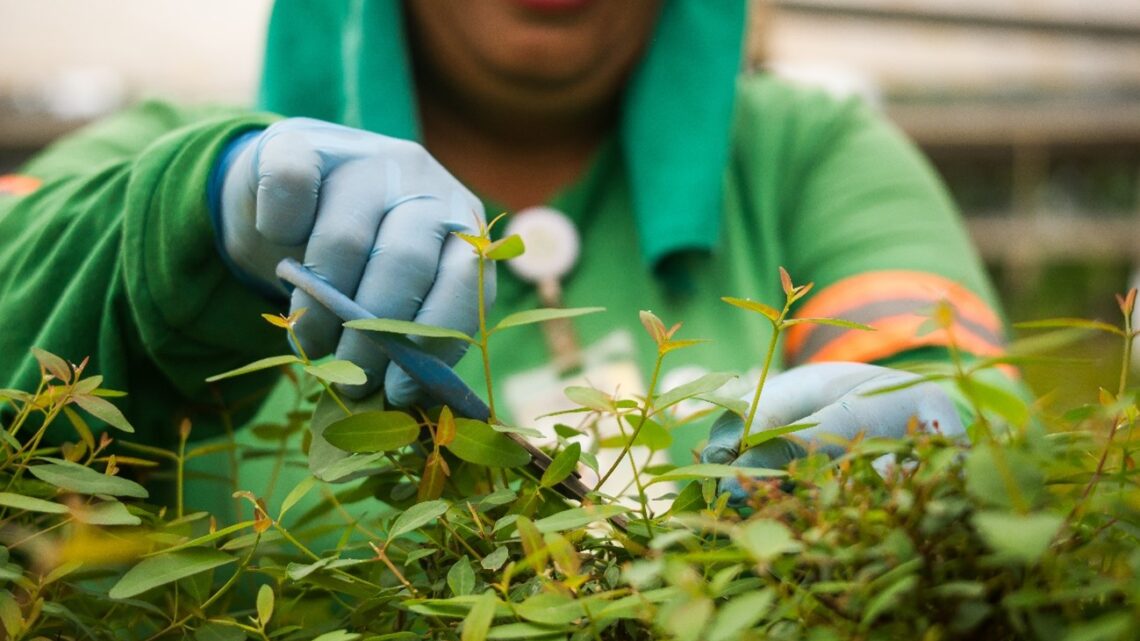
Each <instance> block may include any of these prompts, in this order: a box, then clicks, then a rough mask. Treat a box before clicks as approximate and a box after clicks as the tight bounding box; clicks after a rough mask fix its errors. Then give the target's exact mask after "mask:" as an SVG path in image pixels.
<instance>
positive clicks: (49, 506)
mask: <svg viewBox="0 0 1140 641" xmlns="http://www.w3.org/2000/svg"><path fill="white" fill-rule="evenodd" d="M0 506H3V507H10V508H13V509H16V510H27V511H28V512H44V513H46V514H67V506H66V505H61V504H59V503H55V502H53V501H45V500H43V499H37V498H35V497H31V496H24V495H23V494H12V493H10V492H0Z"/></svg>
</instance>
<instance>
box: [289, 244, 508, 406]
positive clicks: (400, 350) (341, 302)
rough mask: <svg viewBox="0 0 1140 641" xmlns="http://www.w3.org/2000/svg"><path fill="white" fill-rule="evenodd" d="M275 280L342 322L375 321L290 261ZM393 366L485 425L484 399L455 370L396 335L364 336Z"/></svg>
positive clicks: (381, 333)
mask: <svg viewBox="0 0 1140 641" xmlns="http://www.w3.org/2000/svg"><path fill="white" fill-rule="evenodd" d="M277 276H278V277H279V278H280V279H281V280H284V281H285V282H287V283H290V284H292V285H293V286H295V287H298V288H299V289H301V290H302V291H304V292H305V293H307V294H309V295H310V296H312V297H313V298H315V299H317V301H318V302H320V303H321V304H322V305H324V306H325V307H327V308H328V309H329V311H331V312H332V313H334V314H336V315H337V316H338V317H340V319H341V320H344V321H352V320H364V319H372V318H376V316H374V315H373V314H370V313H368V311H367V310H365V309H364V308H363V307H361V306H360V305H357V304H356V303H355V302H353V301H352V300H350V299H349V298H348V297H347V296H345V295H344V294H342V293H340V291H339V290H337V289H336V288H335V287H333V286H332V285H330V284H328V283H327V282H325V281H324V280H321V278H320V277H318V276H317V275H316V274H314V273H313V272H311V271H309V270H308V269H306V268H305V267H304V266H303V265H301V264H300V263H298V262H297V261H296V260H295V259H293V258H285V259H283V260H282V261H281V262H280V263H278V264H277ZM367 334H368V337H369V338H370V339H372V340H373V341H375V342H376V343H377V344H378V345H379V346H380V348H381V349H383V350H384V353H385V354H387V355H388V358H390V359H392V362H393V363H395V364H397V365H399V366H400V368H401V369H403V370H404V372H405V373H407V375H408V376H410V377H411V378H412V380H414V381H415V382H417V383H419V384H420V385H421V386H423V388H424V389H425V390H427V392H428V394H430V395H431V396H432V398H434V399H435V400H436V401H438V402H440V403H442V404H444V405H447V406H448V407H450V408H451V411H453V412H455V414H456V415H457V416H463V417H466V418H473V419H476V420H479V421H486V420H488V419H489V418H491V410H490V408H489V407H487V404H486V403H484V402H483V399H481V398H479V396H478V395H477V394H476V393H475V392H474V391H472V389H471V388H470V387H468V386H467V384H466V383H464V382H463V379H461V378H459V375H458V374H456V373H455V370H453V369H451V368H450V367H448V366H447V364H446V363H444V362H443V361H441V360H439V359H438V358H436V357H435V356H433V355H431V354H428V353H427V352H425V351H423V350H421V349H420V348H419V347H416V345H415V344H414V343H412V342H411V341H409V340H408V339H407V338H405V337H403V336H401V335H399V334H389V333H385V332H367Z"/></svg>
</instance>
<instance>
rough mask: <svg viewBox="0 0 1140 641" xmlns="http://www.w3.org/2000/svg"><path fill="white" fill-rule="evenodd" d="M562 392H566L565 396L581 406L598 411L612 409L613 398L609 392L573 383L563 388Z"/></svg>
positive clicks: (609, 410) (610, 410)
mask: <svg viewBox="0 0 1140 641" xmlns="http://www.w3.org/2000/svg"><path fill="white" fill-rule="evenodd" d="M563 393H564V394H566V398H568V399H570V400H571V401H574V402H575V403H577V404H578V405H581V406H582V407H587V408H589V409H592V410H596V411H598V412H612V411H613V409H614V399H613V398H612V397H611V396H610V395H609V394H606V393H605V392H603V391H601V390H598V389H594V388H592V387H580V386H576V385H573V386H570V387H567V388H566V389H565V390H563Z"/></svg>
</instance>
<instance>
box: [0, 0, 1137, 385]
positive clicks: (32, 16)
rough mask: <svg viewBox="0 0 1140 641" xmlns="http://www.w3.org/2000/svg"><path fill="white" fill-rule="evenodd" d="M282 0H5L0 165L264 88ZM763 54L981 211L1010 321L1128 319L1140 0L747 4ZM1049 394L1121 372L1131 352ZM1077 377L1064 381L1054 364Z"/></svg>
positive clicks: (1078, 370) (1079, 369)
mask: <svg viewBox="0 0 1140 641" xmlns="http://www.w3.org/2000/svg"><path fill="white" fill-rule="evenodd" d="M270 4H271V2H270V0H241V1H240V2H232V1H228V0H197V1H196V2H192V3H190V2H182V1H179V0H84V1H82V2H80V1H76V0H37V2H34V3H29V2H24V1H21V0H0V58H2V59H3V60H6V61H7V62H6V63H5V64H4V65H0V174H2V173H5V172H6V171H11V170H13V169H14V168H16V167H17V166H18V165H19V163H20V162H21V161H22V160H23V159H24V158H27V157H28V156H29V155H30V154H32V153H34V152H35V151H36V150H37V149H39V148H41V147H42V146H43V145H45V144H47V143H48V142H50V141H51V140H52V139H53V138H56V137H58V136H60V135H62V134H64V133H66V132H67V131H69V130H71V129H73V128H74V127H76V126H79V125H80V124H82V123H83V122H86V121H88V120H90V119H92V118H97V117H99V116H101V115H103V114H106V113H108V112H110V111H113V110H115V109H118V108H121V107H123V106H125V105H127V104H130V103H132V102H134V101H137V100H139V99H141V98H148V97H161V98H166V99H171V100H176V101H182V102H227V103H236V104H249V103H251V102H252V100H253V97H254V94H255V90H256V83H257V76H258V73H259V67H260V55H261V46H262V38H263V35H264V30H265V24H266V19H267V16H268V12H269V8H270ZM751 15H752V18H751V20H752V25H751V27H752V28H751V37H750V42H749V54H750V55H749V57H750V60H751V63H752V65H753V66H755V67H756V68H766V69H770V70H772V71H774V72H776V73H779V74H781V75H784V76H786V77H789V78H791V79H793V80H795V81H796V82H803V83H808V84H812V85H816V86H821V87H824V88H825V89H827V90H828V91H831V92H834V93H836V94H840V95H850V94H854V95H859V96H862V97H863V98H864V99H866V100H867V101H869V102H871V103H872V104H874V105H876V106H878V108H880V109H881V110H882V111H883V112H884V113H885V115H886V116H887V117H888V118H890V119H891V120H893V121H894V122H895V123H897V124H898V126H899V127H901V128H902V129H903V130H904V131H906V132H907V133H908V134H909V135H910V136H911V137H912V138H913V139H914V140H915V141H916V142H917V143H918V144H919V145H920V146H921V147H922V148H923V150H924V151H925V152H926V154H927V155H928V156H929V158H930V159H931V161H932V162H933V163H934V165H935V167H936V168H937V169H938V171H939V172H940V173H941V174H942V176H943V177H944V179H945V180H946V183H947V184H948V186H949V188H950V190H951V192H952V193H953V194H954V197H955V198H956V199H957V201H958V204H959V205H960V207H961V208H962V210H963V212H964V213H965V214H966V216H967V220H968V223H969V226H970V230H971V233H972V234H973V236H974V239H975V241H976V243H977V245H978V247H979V249H980V250H981V252H982V255H983V256H984V258H985V260H986V263H987V265H988V266H989V268H990V269H991V272H992V274H993V276H994V279H995V282H996V283H997V285H998V287H999V289H1000V290H1001V295H1002V297H1003V299H1004V301H1005V304H1006V308H1007V311H1008V313H1009V316H1010V318H1011V320H1014V321H1017V320H1027V319H1039V318H1045V317H1053V316H1082V317H1086V318H1099V319H1102V320H1106V321H1110V322H1116V321H1117V320H1118V317H1119V312H1118V311H1117V310H1116V305H1115V302H1114V299H1113V294H1114V293H1116V292H1123V291H1125V290H1126V289H1127V288H1128V287H1129V286H1131V284H1132V283H1133V282H1134V281H1136V280H1137V278H1136V276H1135V274H1137V273H1140V271H1138V270H1137V268H1138V267H1140V2H1137V1H1136V0H1091V1H1090V0H753V6H752V14H751ZM1069 353H1076V354H1078V355H1081V356H1087V357H1089V358H1091V359H1094V361H1095V363H1093V364H1088V365H1074V366H1072V367H1069V368H1065V369H1064V370H1063V373H1060V374H1058V373H1057V371H1056V369H1055V368H1054V369H1053V370H1051V371H1052V373H1050V374H1045V373H1044V370H1042V371H1041V372H1037V371H1036V370H1034V369H1033V368H1029V369H1028V370H1027V376H1028V377H1029V378H1030V380H1031V382H1032V383H1033V384H1034V386H1035V387H1037V388H1038V391H1039V392H1045V391H1048V390H1049V389H1052V388H1053V387H1055V386H1056V385H1058V384H1063V385H1064V387H1065V388H1066V389H1067V391H1066V394H1068V395H1072V396H1076V397H1083V396H1087V395H1089V394H1093V393H1095V389H1096V386H1097V385H1106V386H1108V387H1110V388H1113V387H1114V386H1115V383H1114V379H1113V378H1112V375H1111V374H1106V372H1108V373H1111V372H1112V370H1113V369H1114V367H1115V365H1114V363H1113V361H1114V359H1116V360H1115V362H1116V363H1119V350H1118V348H1117V346H1116V345H1115V344H1114V343H1113V342H1111V341H1108V340H1102V339H1089V340H1085V341H1082V342H1081V343H1079V344H1077V345H1076V346H1075V347H1070V348H1069ZM1059 376H1060V377H1063V378H1064V379H1065V380H1058V377H1059Z"/></svg>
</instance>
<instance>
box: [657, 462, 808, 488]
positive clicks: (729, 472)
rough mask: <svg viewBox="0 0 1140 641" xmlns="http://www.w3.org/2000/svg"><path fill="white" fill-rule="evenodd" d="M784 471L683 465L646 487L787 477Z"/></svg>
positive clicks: (761, 468)
mask: <svg viewBox="0 0 1140 641" xmlns="http://www.w3.org/2000/svg"><path fill="white" fill-rule="evenodd" d="M787 475H788V473H787V472H785V471H784V470H772V469H768V468H765V467H737V466H735V465H720V464H717V463H697V464H695V465H685V466H683V467H679V468H677V469H675V470H672V471H670V472H666V473H664V474H661V475H659V476H655V477H653V478H652V479H650V480H649V482H648V483H646V485H652V484H654V483H662V482H664V481H690V480H700V479H705V478H717V479H723V478H735V477H737V476H754V477H769V476H787Z"/></svg>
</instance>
